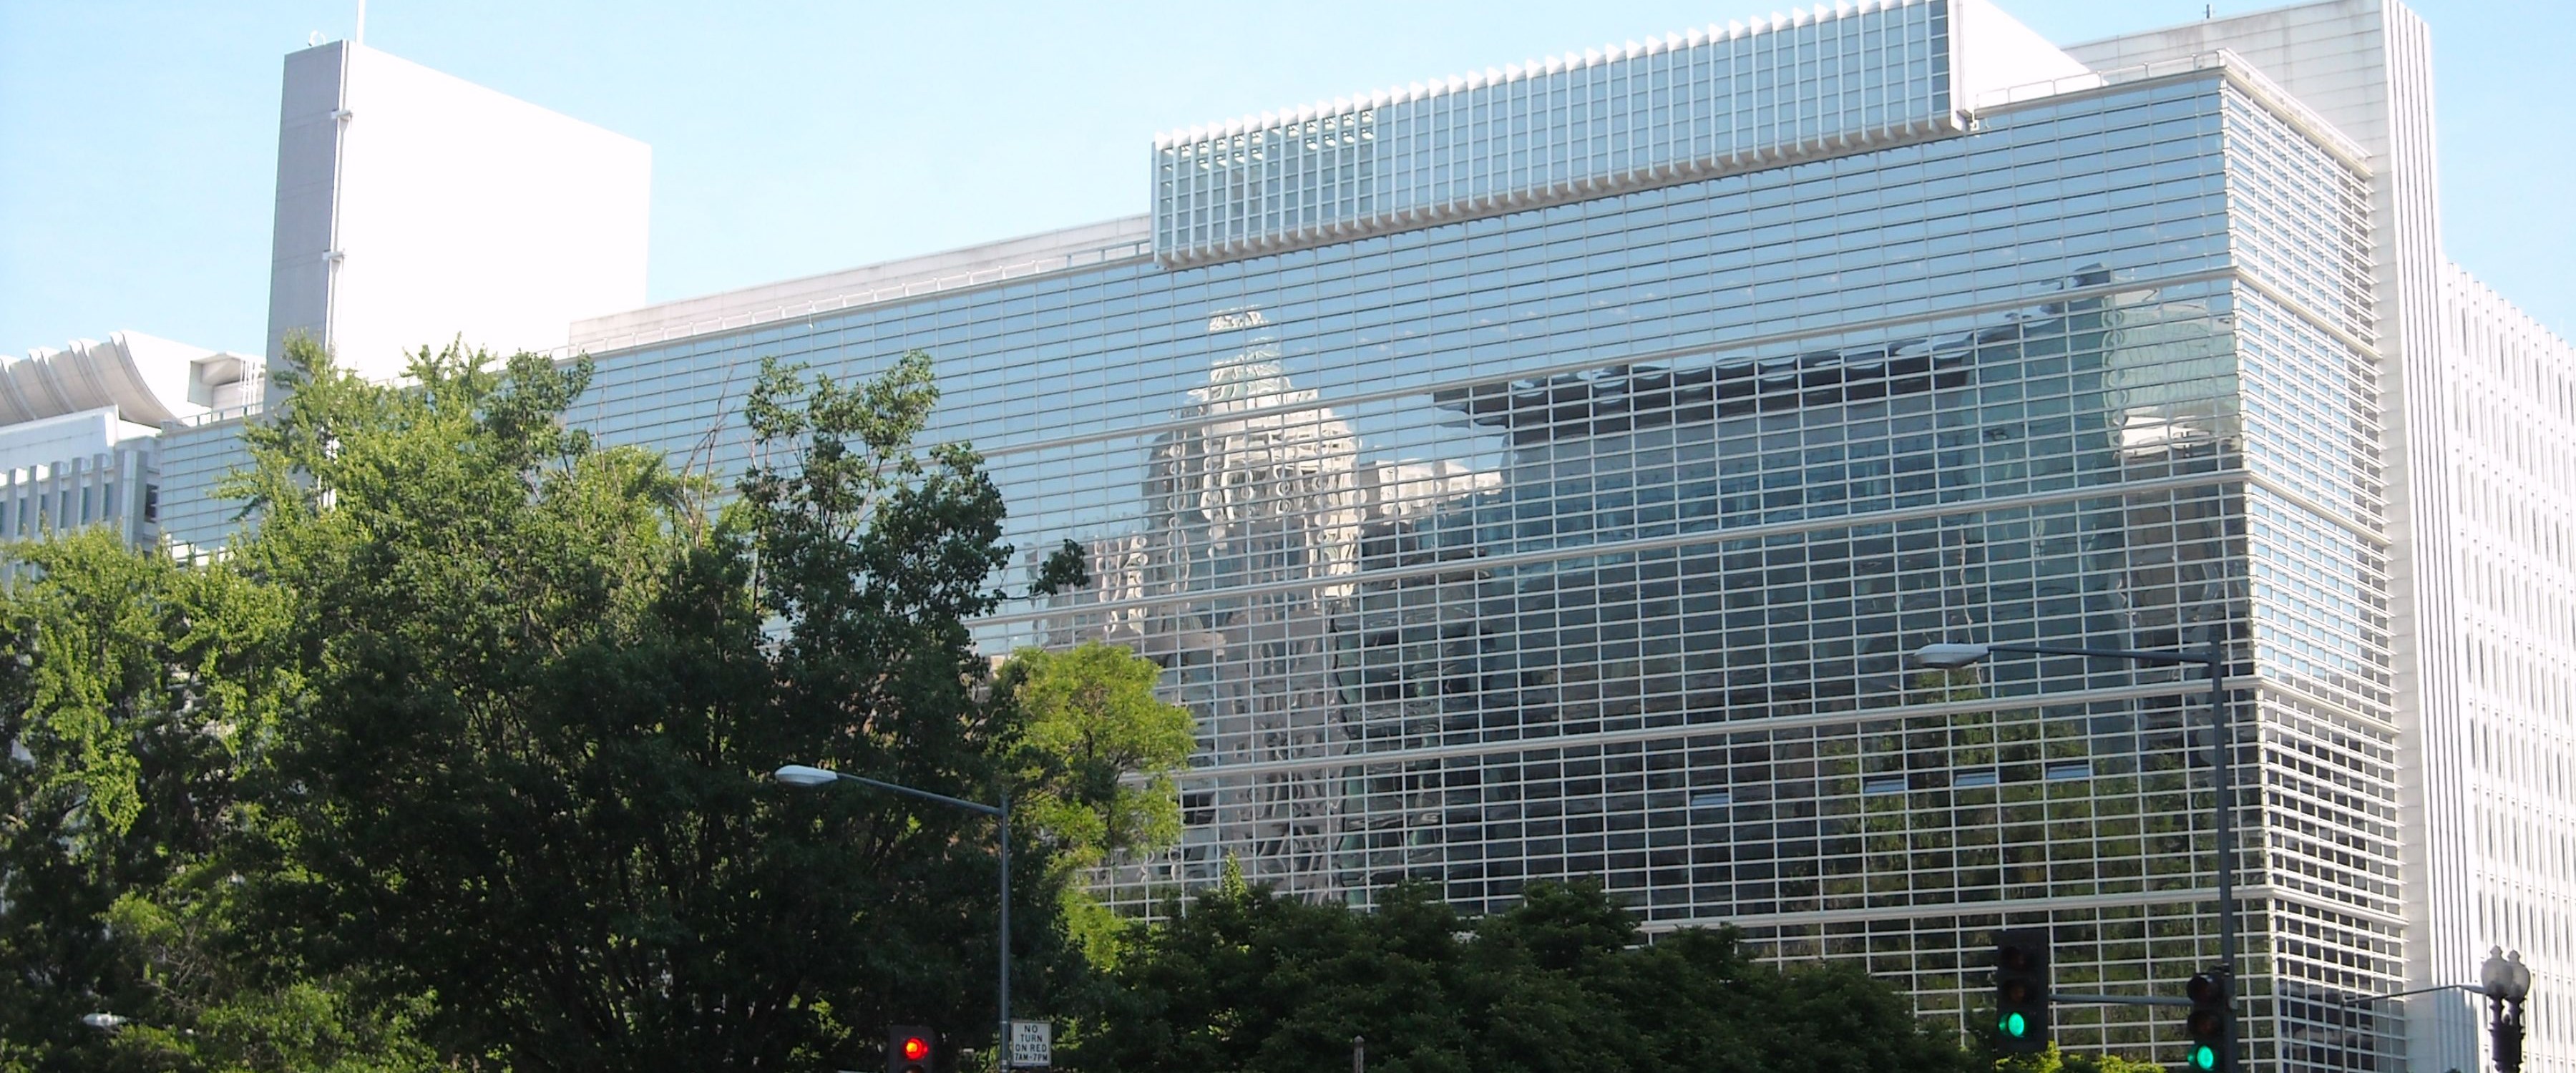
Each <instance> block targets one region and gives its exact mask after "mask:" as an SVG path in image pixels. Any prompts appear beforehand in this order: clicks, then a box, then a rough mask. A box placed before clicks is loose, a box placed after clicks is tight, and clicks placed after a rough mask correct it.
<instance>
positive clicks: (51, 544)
mask: <svg viewBox="0 0 2576 1073" xmlns="http://www.w3.org/2000/svg"><path fill="white" fill-rule="evenodd" d="M9 559H10V564H9V565H10V568H11V569H12V570H14V571H16V572H17V575H18V576H17V580H16V583H15V584H13V585H11V586H9V587H7V588H6V589H5V590H0V622H6V623H8V624H9V631H8V633H7V634H6V640H5V642H4V643H0V739H6V740H7V741H9V742H10V743H11V744H12V746H13V748H12V749H11V755H10V757H9V759H8V760H7V761H6V762H0V1068H11V1069H52V1068H77V1067H83V1066H87V1067H93V1068H138V1069H172V1068H179V1069H252V1068H265V1069H277V1068H297V1069H361V1068H419V1067H420V1066H421V1065H422V1064H423V1063H425V1062H426V1061H427V1060H428V1058H429V1054H428V1052H427V1050H426V1049H425V1048H423V1047H421V1046H420V1045H419V1044H418V1043H417V1042H415V1041H413V1040H412V1039H410V1038H409V1036H408V1035H407V1032H406V1028H407V1025H408V1022H407V1020H406V1017H405V1012H404V1011H403V1010H401V1009H399V1008H388V1007H383V1006H379V1005H376V1004H373V1003H370V1002H367V1001H365V1000H363V999H362V998H360V997H358V991H357V989H355V988H353V987H352V986H351V984H352V983H353V981H352V980H351V979H350V978H348V977H345V976H340V977H334V976H328V975H309V974H308V973H307V972H306V971H305V966H303V965H302V964H301V963H300V961H299V958H298V951H297V950H295V949H293V948H292V947H291V946H290V947H270V946H265V945H264V944H262V943H261V942H259V941H258V937H257V936H256V935H255V934H254V933H252V932H251V931H249V930H247V929H246V927H245V925H246V923H247V917H246V916H245V915H244V914H243V913H241V912H240V908H241V905H242V902H243V897H242V893H243V884H241V883H239V882H236V880H237V879H238V874H237V873H235V872H233V871H232V870H231V869H230V868H229V867H228V866H227V865H225V864H224V863H222V862H223V858H224V856H225V855H226V852H227V850H228V849H230V848H232V847H233V846H234V845H235V844H236V842H237V840H238V836H239V835H240V833H241V832H242V830H243V829H244V826H245V822H246V819H247V816H248V815H249V814H251V813H253V812H255V806H253V805H252V804H250V803H247V802H245V801H243V800H241V799H240V797H239V795H238V794H237V792H236V790H237V780H236V775H237V774H238V773H239V771H241V770H242V769H243V767H244V766H245V765H248V764H252V763H255V762H256V760H257V756H258V752H259V748H260V743H261V742H263V741H264V740H266V733H267V727H268V726H269V725H270V723H271V721H272V717H273V716H274V715H275V713H276V711H277V705H278V698H279V697H281V696H283V695H287V694H291V693H292V692H293V691H294V689H295V688H296V679H295V676H294V674H293V671H292V669H291V668H289V667H285V666H282V665H280V664H279V663H277V662H276V661H275V660H273V659H272V658H271V657H272V656H273V654H274V650H273V647H272V645H271V644H270V641H271V640H272V639H273V638H274V637H275V636H276V634H277V633H278V631H279V627H280V626H281V625H282V623H283V621H284V619H283V615H282V607H281V606H280V604H279V602H278V601H277V600H276V598H275V594H274V593H273V592H271V591H269V590H266V589H264V588H262V587H260V586H257V585H254V584H251V583H249V582H248V581H247V580H246V579H245V578H243V577H242V576H241V575H239V574H238V573H235V572H233V571H231V570H230V569H228V568H225V567H222V566H214V567H205V568H193V569H191V568H181V567H179V566H177V565H175V564H173V563H172V562H171V560H170V559H169V557H168V556H166V555H163V554H161V553H159V552H158V551H157V550H153V549H136V548H128V547H126V546H125V545H124V544H123V542H122V541H120V540H119V539H118V538H117V537H116V536H115V535H114V534H113V533H110V532H108V531H105V530H87V531H79V532H73V533H69V534H65V535H62V536H58V537H52V538H46V539H40V540H35V541H30V542H27V543H23V544H19V545H17V546H15V547H14V548H12V549H11V550H10V554H9ZM92 1013H107V1014H113V1015H117V1016H122V1017H127V1018H130V1019H132V1022H133V1024H132V1027H129V1028H127V1029H125V1030H123V1031H120V1032H116V1033H105V1032H101V1031H99V1030H96V1029H93V1028H91V1027H88V1026H86V1025H84V1024H82V1023H81V1021H80V1018H81V1017H82V1016H84V1015H87V1014H92ZM183 1028H184V1031H183V1030H182V1029H183Z"/></svg>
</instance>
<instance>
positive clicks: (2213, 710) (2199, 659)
mask: <svg viewBox="0 0 2576 1073" xmlns="http://www.w3.org/2000/svg"><path fill="white" fill-rule="evenodd" d="M1997 652H2018V653H2026V654H2029V655H2035V656H2085V657H2089V658H2093V659H2124V660H2128V661H2130V662H2132V663H2157V664H2183V663H2197V664H2200V665H2202V666H2204V667H2207V668H2208V669H2209V723H2210V726H2211V727H2212V728H2213V729H2215V730H2216V731H2217V732H2218V740H2217V742H2216V749H2215V750H2214V751H2213V753H2212V755H2211V757H2210V764H2209V770H2210V777H2209V781H2210V784H2211V789H2213V790H2214V791H2216V796H2217V798H2218V816H2217V828H2218V830H2217V834H2218V964H2219V968H2220V971H2222V972H2224V973H2226V974H2227V976H2228V977H2229V978H2230V979H2231V980H2232V979H2233V978H2234V977H2235V975H2236V822H2235V813H2236V810H2235V808H2234V807H2233V805H2234V800H2235V796H2236V793H2235V786H2236V736H2235V734H2234V733H2233V728H2232V726H2231V724H2230V723H2229V722H2228V718H2227V684H2226V678H2227V650H2226V648H2225V647H2223V646H2222V645H2219V644H2216V643H2213V644H2211V645H2210V646H2209V651H2207V652H2205V653H2199V654H2193V653H2188V652H2144V651H2138V650H2135V649H2126V648H2077V647H2072V646H2068V645H2016V644H1982V645H1980V644H1949V643H1942V644H1928V645H1924V646H1923V647H1921V648H1918V649H1915V650H1914V661H1915V662H1917V663H1920V664H1922V665H1923V666H1926V667H1931V668H1935V669H1938V670H1956V669H1958V668H1961V667H1965V666H1968V665H1970V664H1973V663H1977V662H1980V661H1982V660H1984V659H1986V658H1987V657H1989V656H1992V655H1994V654H1995V653H1997ZM2234 992H2235V988H2233V987H2230V988H2228V989H2227V993H2228V994H2229V995H2230V998H2231V1005H2232V1004H2233V1003H2232V999H2233V995H2234ZM2520 1008H2521V1007H2520V1006H2519V1005H2517V1006H2516V1007H2515V1009H2516V1010H2519V1009H2520ZM2517 1016H2519V1014H2517ZM2226 1022H2227V1023H2226V1031H2225V1046H2223V1047H2222V1048H2220V1054H2219V1056H2218V1057H2219V1063H2220V1064H2219V1066H2218V1073H2234V1070H2235V1069H2236V1017H2235V1012H2234V1011H2233V1010H2232V1009H2231V1010H2230V1011H2229V1013H2228V1016H2227V1018H2226ZM2517 1023H2518V1022H2517Z"/></svg>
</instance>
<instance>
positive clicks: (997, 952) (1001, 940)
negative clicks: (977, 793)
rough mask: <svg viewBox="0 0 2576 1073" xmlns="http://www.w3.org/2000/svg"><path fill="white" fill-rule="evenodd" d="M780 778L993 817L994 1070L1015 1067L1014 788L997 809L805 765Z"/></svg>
mask: <svg viewBox="0 0 2576 1073" xmlns="http://www.w3.org/2000/svg"><path fill="white" fill-rule="evenodd" d="M776 777H777V778H778V779H779V780H781V781H784V782H789V783H793V784H798V785H808V786H810V785H816V784H818V783H824V782H832V781H840V782H855V783H860V784H863V785H867V786H873V787H876V788H877V789H880V790H885V791H889V792H892V793H898V794H905V795H908V796H911V797H918V798H921V799H923V800H925V801H936V802H939V803H940V804H943V805H948V806H951V807H954V808H962V809H965V810H967V811H969V812H980V813H982V814H984V815H987V816H991V817H993V821H994V825H995V826H996V828H997V829H998V834H999V839H1000V847H1001V851H1000V853H999V855H998V857H999V862H1000V864H1001V872H1002V912H1001V928H1000V930H1001V934H1000V935H999V936H997V937H996V939H995V942H994V956H995V957H996V958H998V959H999V960H1000V961H1001V966H1000V971H999V972H998V973H996V975H997V976H998V977H1000V980H1001V988H1000V994H999V995H998V996H997V1001H996V1002H995V1003H994V1007H995V1008H996V1009H998V1010H999V1011H1000V1012H1001V1024H1000V1031H1001V1034H1000V1035H997V1036H995V1037H993V1049H994V1051H995V1052H996V1053H995V1056H994V1065H993V1068H994V1069H997V1070H1006V1069H1009V1068H1011V790H1010V787H1008V786H1004V787H1002V788H1001V789H1000V790H999V791H998V792H999V793H1000V795H1001V798H1000V799H1001V804H1000V805H998V806H996V805H987V804H985V803H983V802H981V801H968V800H966V799H965V798H962V797H950V796H948V795H947V794H937V793H932V792H930V791H928V790H922V789H916V788H914V787H910V786H906V785H903V784H902V783H899V782H887V781H885V780H883V779H871V778H869V777H867V776H865V775H852V774H850V773H848V772H846V771H832V770H829V769H826V768H815V767H807V766H805V765H802V764H791V765H789V766H787V767H783V768H780V769H778V772H777V774H776Z"/></svg>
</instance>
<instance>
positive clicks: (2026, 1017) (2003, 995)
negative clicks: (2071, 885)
mask: <svg viewBox="0 0 2576 1073" xmlns="http://www.w3.org/2000/svg"><path fill="white" fill-rule="evenodd" d="M1995 1029H1996V1031H1997V1032H1998V1033H1999V1034H2000V1035H2001V1036H2002V1039H2003V1049H2004V1051H2005V1052H2006V1053H2008V1054H2037V1053H2039V1052H2041V1051H2045V1050H2047V1049H2048V929H2046V928H2021V929H2018V930H2014V931H2006V932H1998V933H1996V934H1995Z"/></svg>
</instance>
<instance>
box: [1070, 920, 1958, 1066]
mask: <svg viewBox="0 0 2576 1073" xmlns="http://www.w3.org/2000/svg"><path fill="white" fill-rule="evenodd" d="M1182 908H1183V907H1182V906H1180V905H1178V904H1175V905H1174V906H1173V907H1172V909H1173V910H1174V912H1175V913H1176V914H1177V915H1175V916H1174V917H1173V918H1172V919H1170V920H1169V921H1168V922H1167V923H1165V924H1162V925H1160V926H1157V927H1155V928H1152V929H1149V930H1146V931H1143V932H1140V933H1138V935H1137V936H1136V939H1135V942H1136V948H1135V949H1133V950H1131V951H1130V952H1129V953H1128V955H1127V956H1126V957H1125V959H1123V960H1122V961H1121V962H1120V964H1119V965H1118V967H1117V968H1116V970H1115V972H1114V980H1115V983H1116V985H1117V986H1115V987H1112V988H1109V989H1106V990H1104V991H1102V992H1100V993H1099V1002H1100V1005H1099V1007H1098V1008H1097V1009H1095V1010H1093V1011H1091V1016H1090V1017H1088V1018H1087V1019H1086V1020H1085V1021H1084V1023H1083V1025H1082V1032H1081V1034H1080V1037H1079V1039H1077V1040H1076V1041H1075V1042H1074V1044H1073V1046H1072V1048H1071V1051H1072V1054H1073V1056H1074V1060H1075V1065H1076V1067H1077V1068H1080V1069H1093V1070H1102V1071H1110V1070H1115V1071H1118V1073H1207V1071H1211V1070H1224V1071H1237V1070H1239V1071H1246V1073H1266V1071H1278V1073H1290V1071H1298V1073H1306V1071H1312V1070H1317V1069H1339V1068H1348V1064H1349V1061H1350V1052H1351V1039H1352V1037H1354V1036H1360V1037H1364V1038H1365V1039H1366V1040H1367V1052H1368V1067H1369V1069H1370V1070H1371V1071H1372V1073H1471V1071H1472V1073H1519V1071H1530V1073H1558V1071H1563V1073H1618V1071H1623V1070H1639V1071H1643V1070H1670V1069H1692V1070H1707V1071H1719V1073H1723V1071H1735V1070H1741V1071H1745V1073H1754V1071H1762V1073H1782V1071H1787V1073H1804V1071H1815V1073H1825V1071H1845V1070H1863V1069H1889V1070H1895V1069H1903V1070H1919V1071H1944V1070H1948V1071H1960V1073H1965V1071H1967V1070H1969V1069H1973V1068H1978V1067H1981V1066H1982V1065H1983V1064H1984V1063H1983V1062H1982V1061H1980V1060H1977V1059H1973V1058H1971V1057H1970V1056H1968V1055H1967V1054H1966V1053H1965V1052H1963V1051H1961V1050H1960V1049H1959V1047H1958V1045H1957V1043H1956V1041H1955V1039H1953V1038H1951V1037H1950V1036H1949V1035H1948V1034H1946V1033H1942V1032H1939V1031H1937V1030H1934V1029H1931V1028H1928V1027H1925V1026H1924V1025H1922V1024H1920V1023H1918V1022H1917V1021H1915V1020H1914V1017H1913V1011H1912V1008H1911V1004H1910V1003H1909V1002H1908V1001H1907V1000H1906V998H1905V997H1904V996H1903V995H1901V994H1899V993H1897V992H1896V991H1895V990H1893V989H1892V988H1889V987H1888V986H1886V985H1884V984H1881V983H1879V982H1877V981H1874V980H1872V979H1870V978H1869V977H1867V976H1866V975H1863V974H1862V973H1860V972H1859V971H1858V970H1856V969H1852V968H1849V967H1846V966H1828V967H1808V968H1796V969H1791V970H1788V971H1786V972H1781V971H1777V970H1774V969H1772V968H1769V967H1765V966H1760V965H1756V964H1754V963H1753V962H1752V961H1751V959H1750V958H1749V957H1748V956H1747V955H1746V954H1745V952H1744V951H1743V949H1742V946H1741V943H1740V941H1739V938H1738V936H1737V935H1736V933H1735V932H1733V931H1732V930H1719V931H1702V930H1684V931H1679V932H1673V933H1669V934H1666V935H1662V936H1659V937H1657V938H1656V940H1655V941H1654V942H1652V943H1648V942H1646V941H1645V937H1644V936H1643V935H1642V934H1640V933H1639V931H1638V930H1637V926H1636V923H1635V922H1634V921H1633V920H1632V919H1631V918H1630V917H1629V916H1628V915H1627V913H1626V912H1625V911H1623V910H1621V909H1620V908H1619V907H1618V906H1617V905H1615V904H1613V903H1612V902H1611V901H1610V900H1609V899H1608V898H1607V897H1606V896H1604V895H1603V894H1602V893H1601V892H1600V891H1599V890H1598V889H1596V888H1592V887H1588V886H1571V887H1568V886H1551V885H1540V886H1534V887H1532V888H1530V889H1529V891H1528V892H1527V894H1526V897H1525V899H1524V900H1523V901H1522V902H1521V903H1520V904H1519V905H1517V906H1515V907H1514V908H1512V909H1511V910H1509V911H1507V912H1503V913H1498V914H1494V915H1492V916H1488V917H1484V918H1482V919H1479V920H1466V919H1462V918H1461V917H1459V916H1458V915H1457V914H1456V913H1455V912H1454V911H1452V910H1451V909H1450V908H1449V907H1448V906H1446V905H1445V904H1443V903H1441V902H1440V901H1438V900H1437V899H1436V897H1435V894H1434V892H1433V891H1432V890H1431V889H1429V888H1426V887H1422V886H1412V885H1407V886H1400V887H1397V888H1395V889H1393V890H1392V891H1389V892H1386V894H1385V895H1384V896H1383V897H1382V898H1381V899H1380V902H1379V905H1378V907H1377V909H1376V910H1375V911H1374V912H1369V913H1360V912H1354V911H1352V910H1349V909H1347V908H1344V907H1342V906H1339V905H1316V904H1308V903H1304V902H1300V901H1296V900H1294V899H1290V898H1283V897H1280V896H1278V895H1275V894H1272V893H1270V892H1269V891H1266V890H1262V889H1259V888H1247V887H1244V886H1243V885H1241V884H1240V883H1239V882H1238V883H1231V884H1228V885H1227V886H1226V887H1225V888H1222V889H1220V890H1218V891H1215V892H1212V893H1210V894H1209V895H1207V896H1205V897H1202V898H1200V899H1198V900H1197V901H1195V902H1194V903H1191V904H1189V905H1188V906H1187V907H1186V909H1187V912H1186V913H1180V910H1181V909H1182Z"/></svg>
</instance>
